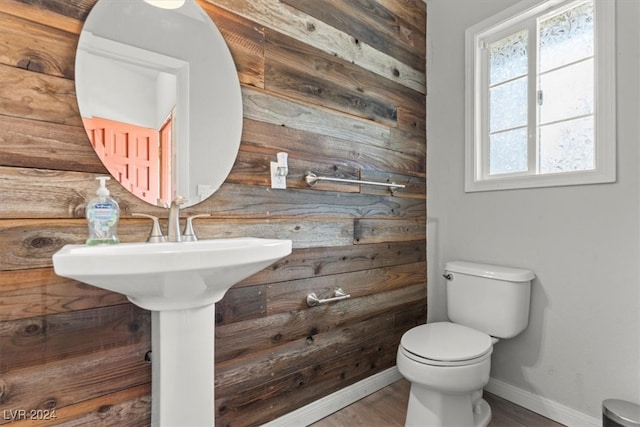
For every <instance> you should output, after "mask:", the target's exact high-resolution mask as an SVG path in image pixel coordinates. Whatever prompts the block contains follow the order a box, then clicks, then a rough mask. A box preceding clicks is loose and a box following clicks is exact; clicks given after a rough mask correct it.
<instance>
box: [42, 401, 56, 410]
mask: <svg viewBox="0 0 640 427" xmlns="http://www.w3.org/2000/svg"><path fill="white" fill-rule="evenodd" d="M42 407H43V408H44V409H56V408H57V407H58V401H57V400H56V399H53V398H51V399H47V400H45V401H44V402H42Z"/></svg>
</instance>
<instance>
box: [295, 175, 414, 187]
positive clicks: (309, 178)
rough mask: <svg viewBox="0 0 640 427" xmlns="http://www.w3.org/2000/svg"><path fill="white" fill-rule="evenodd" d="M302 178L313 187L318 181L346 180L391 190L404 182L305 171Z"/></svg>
mask: <svg viewBox="0 0 640 427" xmlns="http://www.w3.org/2000/svg"><path fill="white" fill-rule="evenodd" d="M304 180H305V181H307V184H309V186H311V187H313V186H314V185H316V183H317V182H318V181H332V182H348V183H351V184H367V185H379V186H382V187H389V189H390V190H391V191H393V190H395V189H396V188H404V187H405V185H404V184H396V183H394V182H376V181H362V180H359V179H346V178H333V177H330V176H318V175H316V174H315V173H313V172H307V173H306V175H305V177H304Z"/></svg>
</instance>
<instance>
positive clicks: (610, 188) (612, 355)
mask: <svg viewBox="0 0 640 427" xmlns="http://www.w3.org/2000/svg"><path fill="white" fill-rule="evenodd" d="M605 1H612V0H605ZM514 3H515V1H513V0H511V1H510V0H427V5H428V24H427V29H428V41H427V43H428V47H427V49H428V59H427V70H428V73H427V76H428V82H427V88H428V96H427V103H428V107H427V108H428V110H427V111H428V114H427V129H428V131H427V141H428V143H427V146H428V147H427V150H428V155H427V159H428V165H427V171H428V178H427V182H428V183H429V191H428V202H427V206H428V214H429V218H430V219H429V223H428V227H427V228H428V233H429V237H428V238H429V253H428V262H429V266H430V271H429V320H430V321H433V320H439V319H443V318H446V305H445V300H444V295H445V290H444V280H443V279H442V277H441V274H442V268H443V266H444V263H445V262H446V261H448V260H452V259H464V260H475V261H482V262H487V263H495V264H504V265H509V266H516V267H525V268H529V269H532V270H533V271H534V272H535V273H536V275H537V278H536V279H535V281H534V283H533V288H532V301H531V315H530V321H529V327H528V329H527V330H526V331H525V332H523V333H522V334H521V335H519V336H518V337H515V338H513V339H511V340H506V341H503V342H500V343H498V344H497V345H496V348H495V352H494V356H493V365H492V374H491V375H492V377H493V378H495V379H497V380H499V381H502V382H504V383H507V384H510V385H512V386H515V387H517V388H519V389H522V390H525V391H529V392H532V393H534V394H537V395H539V396H542V397H543V398H546V399H549V400H552V401H555V402H558V403H559V404H560V405H563V406H566V407H568V408H571V409H573V410H576V411H579V412H581V413H583V414H586V415H588V416H590V417H595V418H599V417H600V411H601V403H602V400H603V399H605V398H621V399H626V400H631V401H635V402H638V403H640V317H639V313H640V268H639V264H640V262H639V261H640V258H639V256H640V226H639V225H640V182H639V174H638V169H639V166H640V164H639V162H640V155H639V150H638V145H639V144H640V128H639V126H638V122H640V109H639V108H638V99H639V97H640V85H639V84H638V81H639V80H640V66H639V60H638V58H639V46H640V33H639V29H638V28H639V26H638V22H640V1H638V0H618V5H617V14H616V16H617V43H618V48H617V50H618V52H617V67H618V68H617V79H618V82H617V85H618V91H617V92H618V93H617V95H618V126H617V132H618V180H617V182H616V183H615V184H602V185H583V186H570V187H556V188H543V189H526V190H507V191H493V192H481V193H465V192H464V189H463V185H464V30H465V28H466V27H469V26H471V25H473V24H475V23H477V22H479V21H481V20H483V19H485V18H487V17H488V16H490V15H492V14H494V13H496V12H497V11H499V10H502V9H503V8H505V7H507V6H509V5H512V4H514Z"/></svg>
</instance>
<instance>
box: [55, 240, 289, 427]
mask: <svg viewBox="0 0 640 427" xmlns="http://www.w3.org/2000/svg"><path fill="white" fill-rule="evenodd" d="M290 253H291V240H275V239H257V238H236V239H213V240H199V241H196V242H179V243H172V242H165V243H122V244H119V245H105V246H86V245H67V246H65V247H63V248H62V249H60V250H59V251H58V252H57V253H55V254H54V255H53V266H54V270H55V272H56V274H57V275H59V276H63V277H69V278H71V279H75V280H79V281H81V282H85V283H88V284H90V285H93V286H97V287H99V288H102V289H107V290H110V291H113V292H118V293H121V294H124V295H126V296H127V298H128V299H129V300H130V301H131V302H132V303H134V304H136V305H138V306H140V307H142V308H145V309H147V310H152V323H151V328H152V337H151V348H152V365H151V366H152V377H151V382H152V384H151V388H152V416H151V424H152V425H153V426H162V427H164V426H181V427H182V426H198V427H202V426H213V425H214V421H215V413H214V393H213V392H214V314H215V303H216V302H217V301H220V299H222V297H223V296H224V294H225V292H226V291H227V290H228V289H229V288H230V287H231V286H233V285H234V284H235V283H237V282H239V281H240V280H242V279H244V278H246V277H248V276H250V275H252V274H253V273H256V272H258V271H260V270H262V269H263V268H265V267H267V266H269V265H270V264H273V263H274V262H275V261H277V260H279V259H281V258H283V257H285V256H287V255H289V254H290Z"/></svg>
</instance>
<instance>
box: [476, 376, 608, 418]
mask: <svg viewBox="0 0 640 427" xmlns="http://www.w3.org/2000/svg"><path fill="white" fill-rule="evenodd" d="M484 389H485V390H487V391H488V392H489V393H492V394H495V395H496V396H500V397H502V398H503V399H506V400H508V401H509V402H513V403H515V404H516V405H520V406H522V407H524V408H527V409H529V410H530V411H533V412H535V413H538V414H540V415H543V416H545V417H547V418H550V419H552V420H554V421H556V422H558V423H560V424H564V425H567V426H570V427H572V426H576V427H578V426H579V427H600V426H601V425H602V420H600V419H598V418H594V417H591V416H589V415H586V414H584V413H582V412H579V411H576V410H575V409H571V408H568V407H566V406H564V405H561V404H559V403H558V402H554V401H553V400H549V399H547V398H544V397H542V396H539V395H537V394H533V393H531V392H529V391H526V390H522V389H521V388H518V387H515V386H513V385H511V384H507V383H505V382H502V381H499V380H496V379H494V378H491V379H489V384H487V386H486V387H485V388H484Z"/></svg>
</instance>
